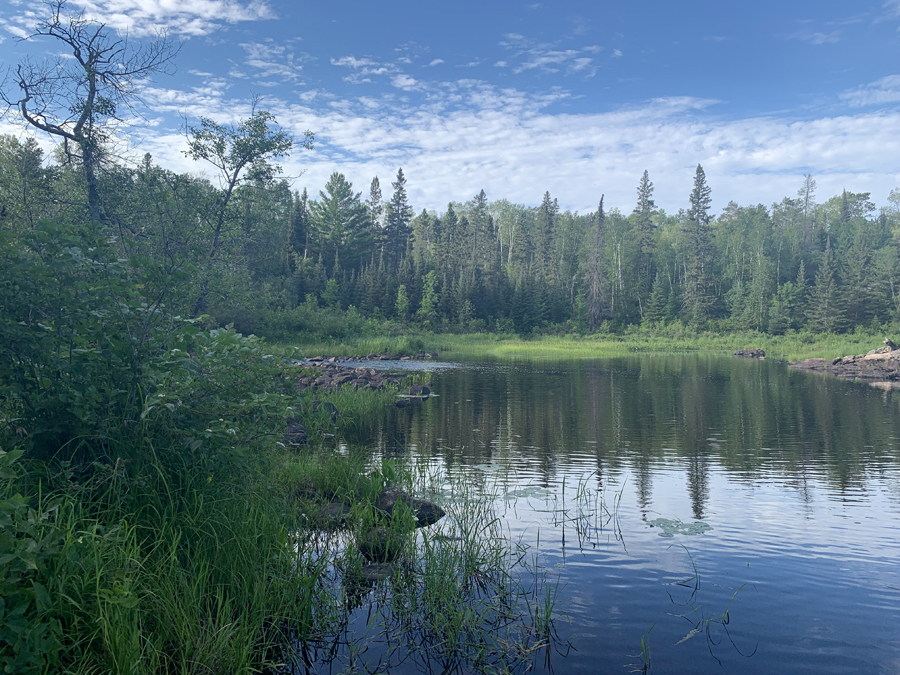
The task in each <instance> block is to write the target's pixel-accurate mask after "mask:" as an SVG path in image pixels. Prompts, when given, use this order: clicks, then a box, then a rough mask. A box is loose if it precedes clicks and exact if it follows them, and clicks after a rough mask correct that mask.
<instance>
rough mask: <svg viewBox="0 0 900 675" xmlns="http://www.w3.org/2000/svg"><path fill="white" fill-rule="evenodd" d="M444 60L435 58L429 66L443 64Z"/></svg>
mask: <svg viewBox="0 0 900 675" xmlns="http://www.w3.org/2000/svg"><path fill="white" fill-rule="evenodd" d="M443 62H444V59H434V60H433V61H432V62H431V63H429V64H428V65H429V66H439V65H441V64H442V63H443Z"/></svg>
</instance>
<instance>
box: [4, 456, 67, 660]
mask: <svg viewBox="0 0 900 675" xmlns="http://www.w3.org/2000/svg"><path fill="white" fill-rule="evenodd" d="M21 455H22V450H21V449H19V450H13V451H12V452H3V451H2V450H0V666H2V672H4V673H39V672H46V670H47V668H48V667H49V666H51V665H53V664H55V663H56V661H57V659H58V656H59V652H60V650H61V649H62V642H61V640H62V626H61V625H60V622H59V620H58V619H56V618H54V617H48V616H47V614H48V612H49V610H50V608H51V606H52V601H51V598H50V594H49V593H48V591H47V587H46V586H45V585H44V584H43V583H41V580H40V575H41V573H42V572H43V571H44V570H45V568H46V565H47V562H48V560H49V559H50V558H52V557H53V556H55V555H56V554H57V553H58V549H59V536H58V533H57V531H56V528H55V526H54V524H53V522H52V516H53V513H54V511H55V510H56V509H58V504H49V505H44V506H43V508H41V509H33V508H30V507H29V506H28V503H27V502H26V500H25V499H24V498H23V497H22V495H21V494H18V493H16V494H10V492H11V487H12V485H13V482H14V480H15V477H16V476H15V471H14V466H13V465H14V464H15V462H16V461H17V460H18V459H19V458H20V457H21Z"/></svg>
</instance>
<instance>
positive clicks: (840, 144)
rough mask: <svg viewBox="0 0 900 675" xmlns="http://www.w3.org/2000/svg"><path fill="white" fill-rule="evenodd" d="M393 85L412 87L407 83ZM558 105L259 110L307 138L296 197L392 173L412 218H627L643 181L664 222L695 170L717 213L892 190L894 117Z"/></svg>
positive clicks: (514, 98)
mask: <svg viewBox="0 0 900 675" xmlns="http://www.w3.org/2000/svg"><path fill="white" fill-rule="evenodd" d="M360 60H361V59H357V61H360ZM395 76H396V77H400V76H401V74H396V75H395ZM395 76H392V77H395ZM395 84H396V86H401V87H402V86H409V87H415V86H419V85H420V84H421V83H419V82H417V81H414V80H413V78H409V80H405V79H404V80H402V81H399V80H398V81H397V82H396V83H395ZM227 94H228V92H227V90H226V88H225V87H224V86H223V85H222V83H216V82H210V83H208V85H207V88H205V89H198V90H194V91H190V92H179V93H165V92H161V93H160V94H159V95H158V96H157V97H156V98H154V99H153V104H154V106H155V107H156V106H158V107H159V111H160V112H164V111H166V110H184V109H185V108H189V109H194V108H195V107H197V108H202V109H204V111H205V112H204V114H207V115H212V116H214V117H218V118H219V119H223V120H231V119H233V118H234V116H235V115H236V114H237V113H236V112H235V111H236V110H241V111H242V110H243V108H241V106H240V105H238V104H237V103H236V102H235V101H233V100H230V99H229V98H228V96H227ZM567 96H569V94H568V93H567V92H565V91H560V90H553V91H550V92H546V93H544V94H543V95H533V94H529V93H526V92H523V91H521V90H518V89H513V88H500V87H496V86H492V85H490V84H487V83H485V82H483V81H479V80H457V81H450V82H440V83H430V84H429V85H428V91H427V94H426V95H423V99H422V101H421V102H420V103H411V102H410V101H408V100H407V99H406V98H405V97H396V98H392V97H391V96H390V95H382V96H378V97H368V98H364V99H363V98H361V99H336V98H335V97H334V96H333V95H329V94H327V93H325V92H319V93H317V94H315V95H310V96H309V97H307V98H306V100H297V99H294V100H293V101H284V100H280V101H279V100H276V99H269V100H268V101H267V106H268V107H269V109H271V110H272V111H273V112H274V113H275V114H276V115H277V116H278V119H279V121H280V122H281V123H282V124H283V125H285V126H286V127H287V128H289V129H292V130H293V131H294V133H296V134H299V133H300V132H302V131H303V130H304V129H307V128H310V129H313V130H314V131H315V132H316V138H317V142H316V150H315V151H313V152H311V153H307V152H300V153H296V154H295V156H293V157H292V158H290V159H289V161H288V162H287V163H286V168H287V171H288V172H289V173H291V174H292V175H299V174H300V173H301V171H303V170H306V173H305V174H304V176H303V185H305V186H307V187H309V188H311V190H312V191H313V192H315V190H318V189H319V188H321V187H322V186H323V185H324V183H325V182H326V181H327V180H328V176H329V175H330V174H331V173H332V172H333V171H335V170H339V171H341V172H343V173H345V175H347V177H348V179H349V180H351V181H353V182H354V183H358V184H367V183H368V181H370V180H371V178H372V176H373V175H378V176H381V177H385V176H390V175H393V174H394V173H396V170H397V167H398V166H402V167H403V170H404V172H405V173H406V174H407V176H408V177H409V185H408V188H409V192H410V199H411V201H412V202H413V204H414V205H415V206H416V207H417V209H418V208H422V207H426V208H436V209H437V208H441V207H443V205H445V204H446V203H447V201H449V200H451V199H459V200H463V199H468V198H470V197H471V196H472V195H474V194H476V193H477V192H478V191H479V190H481V189H482V188H483V189H485V191H486V192H487V193H488V196H489V197H490V198H507V199H510V200H512V201H516V202H522V203H528V204H533V203H536V202H538V201H539V200H540V195H542V194H543V192H544V191H545V190H550V192H551V194H553V195H554V196H558V197H559V199H560V203H561V204H563V205H564V206H566V207H568V208H576V209H588V208H593V207H594V205H595V202H596V201H597V197H598V195H599V193H601V192H604V193H606V195H607V198H608V201H609V202H610V203H611V204H612V205H614V206H619V207H621V208H623V209H629V210H630V208H631V207H632V202H633V199H634V188H635V185H636V184H637V181H638V179H639V178H640V174H641V172H642V171H643V170H644V169H648V170H649V171H650V173H651V178H652V179H653V181H654V183H655V184H656V188H657V192H656V196H657V198H658V199H657V201H658V203H659V204H660V205H661V206H663V207H664V208H666V210H668V211H670V212H671V211H676V210H677V209H678V208H681V207H683V206H685V205H686V203H687V196H688V193H689V191H690V186H691V181H692V176H693V172H694V169H695V168H696V165H697V163H701V164H703V166H704V168H705V169H706V172H707V176H708V177H709V181H710V185H711V186H712V188H713V198H714V200H716V201H715V202H714V203H715V205H716V206H717V207H723V206H724V205H725V202H727V201H728V200H731V199H734V200H735V201H737V202H739V203H745V204H746V203H759V202H763V203H772V202H776V201H780V200H781V198H782V197H783V196H784V195H790V194H793V193H795V192H796V189H797V186H798V185H799V182H800V180H801V179H802V175H803V174H804V173H813V174H814V175H815V177H816V179H817V181H818V182H819V187H820V192H822V193H823V194H827V193H832V194H837V193H838V192H839V191H840V189H841V188H843V187H844V186H846V187H847V188H848V189H852V190H854V191H871V192H872V193H873V194H874V196H875V197H876V199H883V198H884V197H885V196H886V195H887V193H888V192H889V191H890V189H891V188H892V187H895V186H896V180H897V178H896V165H895V162H894V160H893V158H894V157H896V156H897V155H898V154H900V138H898V137H897V134H896V128H897V126H898V125H900V113H897V114H894V113H890V114H887V113H873V114H859V115H852V116H840V117H831V118H822V119H818V120H809V121H797V120H792V119H781V118H777V117H766V118H747V119H736V120H730V121H725V120H722V119H720V118H718V117H712V116H710V115H709V111H710V108H712V107H714V106H715V105H716V102H715V101H710V100H705V99H697V98H692V97H674V98H659V99H653V100H649V101H645V102H643V103H641V104H639V105H634V106H631V107H628V108H623V109H619V110H612V111H609V112H604V113H593V114H558V113H554V112H551V109H550V108H549V107H548V106H549V105H550V104H551V103H553V102H555V101H559V100H561V99H564V98H566V97H567ZM244 107H246V106H244ZM154 133H160V134H162V131H160V132H154ZM153 138H155V136H154V137H153ZM147 142H148V143H150V145H149V146H148V149H149V150H150V151H151V152H152V153H153V154H154V156H155V157H160V158H161V159H162V157H163V156H165V157H167V158H168V157H171V161H172V162H175V163H176V164H178V166H179V167H182V168H183V169H190V168H191V165H189V164H187V163H186V160H184V158H183V157H180V156H178V155H177V149H178V148H179V147H180V146H178V145H177V144H176V145H175V146H173V148H168V147H167V146H166V144H165V143H164V142H162V141H159V142H158V143H156V142H154V141H153V140H152V138H149V139H148V141H147ZM194 170H196V168H194Z"/></svg>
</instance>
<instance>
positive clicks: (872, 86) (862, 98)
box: [840, 75, 900, 108]
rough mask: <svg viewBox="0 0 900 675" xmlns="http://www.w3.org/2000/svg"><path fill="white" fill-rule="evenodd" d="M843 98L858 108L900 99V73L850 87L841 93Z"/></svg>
mask: <svg viewBox="0 0 900 675" xmlns="http://www.w3.org/2000/svg"><path fill="white" fill-rule="evenodd" d="M840 98H841V100H843V101H846V102H847V103H849V104H850V105H851V106H853V107H855V108H858V107H861V106H866V105H880V104H884V103H895V102H897V101H900V75H888V76H887V77H882V78H881V79H880V80H875V81H874V82H870V83H869V84H864V85H862V86H860V87H857V88H856V89H850V90H848V91H845V92H843V93H842V94H841V95H840Z"/></svg>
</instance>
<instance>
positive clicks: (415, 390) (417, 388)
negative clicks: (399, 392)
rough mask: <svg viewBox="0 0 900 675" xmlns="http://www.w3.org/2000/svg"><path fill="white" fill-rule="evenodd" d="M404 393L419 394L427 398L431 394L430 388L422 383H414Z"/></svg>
mask: <svg viewBox="0 0 900 675" xmlns="http://www.w3.org/2000/svg"><path fill="white" fill-rule="evenodd" d="M406 393H407V394H409V395H410V396H421V397H422V398H428V397H429V395H430V394H431V389H429V388H428V387H426V386H425V385H422V384H414V385H413V386H411V387H410V388H409V389H407V390H406Z"/></svg>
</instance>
